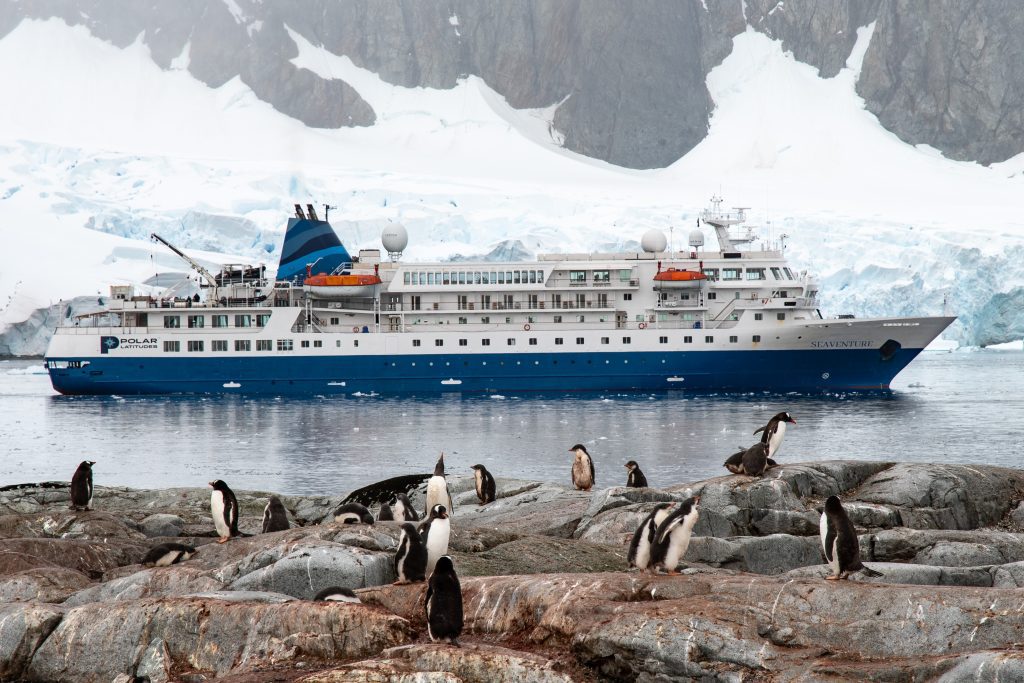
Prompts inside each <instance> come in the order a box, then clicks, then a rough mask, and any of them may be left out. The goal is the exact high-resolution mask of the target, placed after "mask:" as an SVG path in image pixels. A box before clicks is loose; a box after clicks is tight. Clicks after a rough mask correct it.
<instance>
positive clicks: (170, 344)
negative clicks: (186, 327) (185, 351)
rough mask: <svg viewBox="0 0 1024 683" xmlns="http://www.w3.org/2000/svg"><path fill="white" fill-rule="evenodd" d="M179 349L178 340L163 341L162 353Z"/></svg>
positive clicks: (174, 351)
mask: <svg viewBox="0 0 1024 683" xmlns="http://www.w3.org/2000/svg"><path fill="white" fill-rule="evenodd" d="M179 351H181V342H180V341H165V342H164V353H177V352H179Z"/></svg>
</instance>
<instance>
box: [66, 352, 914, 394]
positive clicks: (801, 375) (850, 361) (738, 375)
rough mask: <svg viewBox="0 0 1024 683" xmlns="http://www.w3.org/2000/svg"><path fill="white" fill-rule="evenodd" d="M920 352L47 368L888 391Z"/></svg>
mask: <svg viewBox="0 0 1024 683" xmlns="http://www.w3.org/2000/svg"><path fill="white" fill-rule="evenodd" d="M920 352H921V349H908V348H903V349H900V350H899V351H897V352H896V353H895V354H894V355H893V356H892V357H890V358H888V359H883V358H882V357H881V354H880V353H879V351H878V350H877V349H836V350H815V351H806V350H803V351H700V352H672V353H665V352H632V353H564V352H563V353H557V354H553V353H533V354H531V353H515V354H487V355H481V354H472V355H470V354H436V355H420V356H415V357H412V356H361V357H354V356H285V357H282V356H280V355H278V356H273V357H269V356H263V357H260V356H256V357H253V356H249V357H245V358H237V357H236V358H162V357H161V358H109V357H102V356H101V357H93V358H91V359H89V362H88V364H86V365H85V366H84V367H81V368H76V367H70V368H69V367H61V365H67V363H63V364H62V363H61V361H81V360H82V359H81V358H63V359H62V358H59V357H50V358H48V359H47V361H48V362H47V367H48V369H49V373H50V379H51V381H52V383H53V387H54V389H56V390H57V391H59V392H60V393H62V394H74V395H83V394H84V395H88V394H94V395H109V394H119V395H133V394H197V393H198V394H245V395H271V396H281V395H306V396H315V395H333V394H355V393H363V394H368V393H371V392H373V393H378V394H406V395H408V394H437V393H446V392H564V391H630V390H634V391H659V390H665V389H683V390H688V391H697V392H707V391H750V390H758V391H771V392H776V391H798V392H834V391H854V390H860V391H865V390H868V391H870V390H885V389H888V388H889V383H890V382H891V381H892V379H893V377H895V376H896V374H897V373H899V371H900V370H902V369H903V368H904V367H906V366H907V364H908V363H910V362H911V361H912V360H913V359H914V358H915V357H916V356H917V354H918V353H920Z"/></svg>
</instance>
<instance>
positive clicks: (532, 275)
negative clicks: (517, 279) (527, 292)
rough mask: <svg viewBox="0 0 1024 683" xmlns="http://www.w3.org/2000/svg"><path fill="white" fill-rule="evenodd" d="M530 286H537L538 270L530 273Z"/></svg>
mask: <svg viewBox="0 0 1024 683" xmlns="http://www.w3.org/2000/svg"><path fill="white" fill-rule="evenodd" d="M530 284H531V285H535V284H537V271H536V270H531V271H530Z"/></svg>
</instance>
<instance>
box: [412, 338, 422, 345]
mask: <svg viewBox="0 0 1024 683" xmlns="http://www.w3.org/2000/svg"><path fill="white" fill-rule="evenodd" d="M412 345H413V346H419V345H420V340H419V339H413V340H412Z"/></svg>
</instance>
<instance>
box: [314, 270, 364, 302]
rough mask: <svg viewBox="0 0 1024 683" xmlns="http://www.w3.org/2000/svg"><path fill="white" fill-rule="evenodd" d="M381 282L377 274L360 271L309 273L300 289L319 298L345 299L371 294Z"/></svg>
mask: <svg viewBox="0 0 1024 683" xmlns="http://www.w3.org/2000/svg"><path fill="white" fill-rule="evenodd" d="M380 283H381V279H380V276H379V275H376V274H369V273H361V274H355V275H351V274H350V275H327V274H325V273H319V274H317V275H309V276H307V277H306V280H305V282H303V283H302V289H304V290H305V291H307V292H309V293H310V294H312V295H313V296H315V297H318V298H320V299H347V298H349V297H359V296H373V293H374V288H375V287H377V285H379V284H380Z"/></svg>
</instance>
